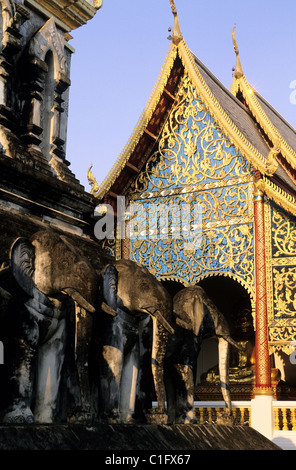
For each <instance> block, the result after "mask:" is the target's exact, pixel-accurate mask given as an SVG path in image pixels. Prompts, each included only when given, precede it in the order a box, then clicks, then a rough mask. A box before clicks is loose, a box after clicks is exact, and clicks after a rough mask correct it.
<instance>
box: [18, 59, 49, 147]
mask: <svg viewBox="0 0 296 470" xmlns="http://www.w3.org/2000/svg"><path fill="white" fill-rule="evenodd" d="M26 67H27V69H26V76H25V80H24V82H23V84H22V96H23V98H24V101H25V105H24V111H23V121H24V122H23V133H22V139H23V141H24V142H25V143H26V144H28V145H35V146H38V145H40V142H41V138H40V134H41V132H42V124H41V108H42V103H43V90H44V80H45V74H46V73H47V69H48V67H47V64H46V63H45V62H44V61H43V60H41V59H39V58H38V57H30V58H29V60H28V61H27V63H26Z"/></svg>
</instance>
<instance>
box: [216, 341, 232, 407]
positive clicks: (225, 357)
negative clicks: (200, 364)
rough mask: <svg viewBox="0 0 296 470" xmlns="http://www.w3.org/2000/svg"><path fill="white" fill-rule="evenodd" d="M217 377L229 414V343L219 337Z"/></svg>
mask: <svg viewBox="0 0 296 470" xmlns="http://www.w3.org/2000/svg"><path fill="white" fill-rule="evenodd" d="M218 341H219V347H218V348H219V376H220V383H221V391H222V395H223V398H224V401H225V404H226V411H227V413H228V414H229V415H230V414H231V408H232V407H231V398H230V390H229V348H230V347H229V342H228V341H227V340H226V339H225V338H223V337H221V336H220V337H219V338H218Z"/></svg>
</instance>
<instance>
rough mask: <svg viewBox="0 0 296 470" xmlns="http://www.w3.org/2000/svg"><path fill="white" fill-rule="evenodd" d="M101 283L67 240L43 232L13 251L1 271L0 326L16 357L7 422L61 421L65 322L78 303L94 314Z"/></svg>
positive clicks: (20, 241) (21, 241) (21, 240)
mask: <svg viewBox="0 0 296 470" xmlns="http://www.w3.org/2000/svg"><path fill="white" fill-rule="evenodd" d="M98 282H99V281H98V275H97V273H96V271H95V269H94V268H93V267H92V265H91V264H90V263H89V262H88V260H87V258H85V257H84V256H83V253H82V252H81V251H80V250H79V249H78V248H77V247H76V246H74V245H73V243H72V242H71V241H70V240H69V239H68V238H67V237H66V236H64V235H59V234H57V233H56V232H53V231H50V230H42V231H39V232H37V233H35V234H34V235H32V237H31V239H27V238H22V237H21V238H18V239H17V240H15V242H14V243H13V245H12V246H11V249H10V265H9V266H7V267H6V268H3V269H2V270H1V271H0V285H1V290H0V296H1V295H2V299H1V302H0V305H1V306H2V311H1V324H4V325H5V326H4V329H5V331H6V337H7V338H10V339H11V343H12V344H11V353H12V354H13V360H12V364H11V369H12V370H11V375H10V378H9V382H10V384H9V385H10V393H11V398H12V400H11V402H10V404H9V406H8V407H7V408H6V409H5V412H4V413H3V421H4V422H5V423H19V422H25V423H31V422H40V423H51V422H53V421H55V420H57V407H58V403H59V385H60V382H61V371H62V367H63V364H64V358H65V350H66V346H67V334H68V329H67V324H68V323H67V321H68V318H69V315H70V316H71V315H72V318H73V316H74V312H75V303H74V302H76V303H77V304H78V305H79V306H81V307H83V308H84V309H85V310H87V311H88V312H90V313H93V312H94V311H95V304H96V298H97V285H98ZM1 293H2V294H1ZM3 305H5V308H3ZM72 321H73V320H72ZM6 356H7V354H6ZM33 384H34V385H33Z"/></svg>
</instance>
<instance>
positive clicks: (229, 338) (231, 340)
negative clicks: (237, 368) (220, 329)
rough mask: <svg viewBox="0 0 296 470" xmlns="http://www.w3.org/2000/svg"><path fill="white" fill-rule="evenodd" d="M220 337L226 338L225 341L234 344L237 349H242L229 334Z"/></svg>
mask: <svg viewBox="0 0 296 470" xmlns="http://www.w3.org/2000/svg"><path fill="white" fill-rule="evenodd" d="M222 338H224V339H226V341H227V342H228V343H229V344H231V345H232V346H234V347H235V348H236V349H238V350H239V351H244V347H243V346H241V345H240V344H238V343H237V342H236V341H234V340H233V339H232V338H231V337H230V336H222Z"/></svg>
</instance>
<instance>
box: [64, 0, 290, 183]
mask: <svg viewBox="0 0 296 470" xmlns="http://www.w3.org/2000/svg"><path fill="white" fill-rule="evenodd" d="M175 4H176V8H177V11H178V18H179V23H180V27H181V31H182V34H183V37H184V39H185V41H186V43H187V45H188V47H189V48H190V49H191V50H192V52H194V54H195V55H196V56H197V57H198V58H199V59H200V60H201V61H202V62H203V63H204V64H205V65H206V66H207V68H208V69H210V70H211V72H212V73H213V74H214V75H215V76H216V77H217V78H218V79H219V80H220V81H221V82H222V83H223V85H225V86H226V87H227V88H229V87H230V84H231V80H232V73H233V72H232V68H233V67H234V65H235V62H236V56H235V53H234V50H233V45H232V28H233V26H234V24H236V40H237V44H238V47H239V51H240V59H241V64H242V67H243V71H244V73H245V75H246V77H247V79H248V81H249V83H250V84H251V85H252V86H253V87H254V88H255V89H256V90H257V91H258V92H259V93H260V94H261V95H262V96H263V97H264V98H265V99H266V100H267V101H268V102H269V103H270V104H271V105H272V106H273V107H274V108H275V109H276V110H277V111H278V112H279V113H280V114H281V115H282V116H283V117H284V118H285V119H286V120H287V121H288V122H289V123H290V124H291V125H292V126H293V127H294V128H296V99H295V97H296V28H295V19H296V2H295V0H281V1H279V0H248V2H238V1H237V0H223V1H221V0H207V1H200V0H175ZM173 23H174V21H173V15H172V13H171V8H170V2H169V0H149V1H147V0H103V6H102V8H101V9H100V10H98V12H97V13H96V15H95V16H94V18H93V19H91V20H90V21H88V23H87V24H86V25H84V26H82V27H80V28H78V29H76V30H74V31H72V32H71V35H72V36H73V39H72V40H71V41H70V44H71V46H72V47H74V49H75V53H74V54H73V55H72V63H71V87H70V105H69V119H68V136H67V147H66V157H67V160H68V161H70V163H71V166H70V168H71V170H72V171H73V173H74V174H75V175H76V177H77V178H78V179H79V180H80V182H81V184H83V185H84V186H85V189H86V191H88V192H89V191H90V190H91V187H90V185H89V183H88V180H87V173H88V169H89V167H90V165H91V164H93V169H92V172H93V174H94V176H95V177H96V179H97V182H98V183H99V184H100V183H101V182H102V181H103V180H104V178H105V177H106V175H107V174H108V173H109V171H110V170H111V168H112V166H113V164H114V162H115V161H116V159H117V158H118V156H119V155H120V153H121V151H122V150H123V148H124V146H125V144H126V143H127V141H128V139H129V137H130V135H131V134H132V132H133V130H134V128H135V126H136V124H137V122H138V119H139V117H140V115H141V113H142V111H143V109H144V107H145V105H146V102H147V100H148V98H149V96H150V93H151V92H152V90H153V87H154V85H155V83H156V81H157V78H158V76H159V73H160V70H161V67H162V64H163V62H164V60H165V57H166V54H167V51H168V49H169V46H170V42H169V40H168V39H167V38H168V36H169V32H168V28H169V27H171V28H172V27H173Z"/></svg>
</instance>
